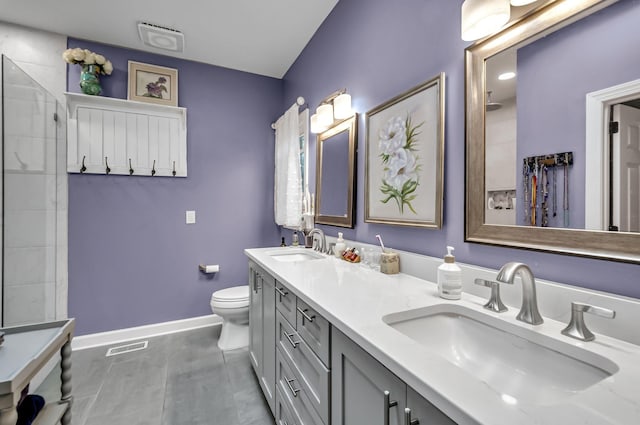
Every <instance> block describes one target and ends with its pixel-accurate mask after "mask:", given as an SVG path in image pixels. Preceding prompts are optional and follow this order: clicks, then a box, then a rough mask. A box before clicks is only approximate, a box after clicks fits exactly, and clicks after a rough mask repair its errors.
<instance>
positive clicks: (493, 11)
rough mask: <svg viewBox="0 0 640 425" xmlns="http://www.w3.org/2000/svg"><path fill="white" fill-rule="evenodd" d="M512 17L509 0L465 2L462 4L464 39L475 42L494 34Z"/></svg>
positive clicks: (473, 0) (474, 0)
mask: <svg viewBox="0 0 640 425" xmlns="http://www.w3.org/2000/svg"><path fill="white" fill-rule="evenodd" d="M514 1H515V0H514ZM510 17H511V5H510V4H509V0H465V1H464V3H462V25H461V27H462V28H461V35H462V39H463V40H464V41H474V40H479V39H481V38H484V37H486V36H488V35H491V34H494V33H496V32H498V31H499V30H500V28H502V26H503V25H504V24H506V23H507V22H509V18H510Z"/></svg>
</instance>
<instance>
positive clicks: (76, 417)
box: [71, 395, 96, 425]
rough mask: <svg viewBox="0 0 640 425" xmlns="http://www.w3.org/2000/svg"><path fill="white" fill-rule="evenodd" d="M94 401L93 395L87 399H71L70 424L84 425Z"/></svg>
mask: <svg viewBox="0 0 640 425" xmlns="http://www.w3.org/2000/svg"><path fill="white" fill-rule="evenodd" d="M95 400H96V396H95V395H91V396H88V397H76V396H74V397H73V404H72V405H71V423H72V424H73V425H84V424H85V422H86V421H87V417H88V416H89V411H90V409H91V408H92V407H93V403H94V402H95Z"/></svg>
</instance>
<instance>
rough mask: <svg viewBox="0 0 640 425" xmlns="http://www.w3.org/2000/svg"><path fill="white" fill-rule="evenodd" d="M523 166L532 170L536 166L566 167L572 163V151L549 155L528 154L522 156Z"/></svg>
mask: <svg viewBox="0 0 640 425" xmlns="http://www.w3.org/2000/svg"><path fill="white" fill-rule="evenodd" d="M523 161H524V166H525V168H528V169H529V172H533V171H535V170H536V168H537V167H542V166H547V167H566V166H569V165H573V152H561V153H554V154H550V155H538V156H528V157H526V158H524V160H523Z"/></svg>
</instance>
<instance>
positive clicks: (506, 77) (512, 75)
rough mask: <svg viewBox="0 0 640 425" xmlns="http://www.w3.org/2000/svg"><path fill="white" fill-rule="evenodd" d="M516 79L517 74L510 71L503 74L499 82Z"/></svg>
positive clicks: (499, 77)
mask: <svg viewBox="0 0 640 425" xmlns="http://www.w3.org/2000/svg"><path fill="white" fill-rule="evenodd" d="M515 77H516V73H515V72H513V71H508V72H503V73H502V74H500V75H498V80H500V81H506V80H510V79H512V78H515Z"/></svg>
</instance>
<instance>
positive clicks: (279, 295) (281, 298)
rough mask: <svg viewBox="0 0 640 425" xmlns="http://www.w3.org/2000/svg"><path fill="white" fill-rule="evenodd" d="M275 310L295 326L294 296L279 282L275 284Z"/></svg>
mask: <svg viewBox="0 0 640 425" xmlns="http://www.w3.org/2000/svg"><path fill="white" fill-rule="evenodd" d="M276 309H278V311H279V312H280V313H282V315H283V316H284V318H285V319H287V320H288V321H289V323H291V325H293V326H294V327H295V326H296V296H295V295H294V294H293V292H291V291H289V289H287V287H286V286H284V285H283V284H282V283H280V282H276Z"/></svg>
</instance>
